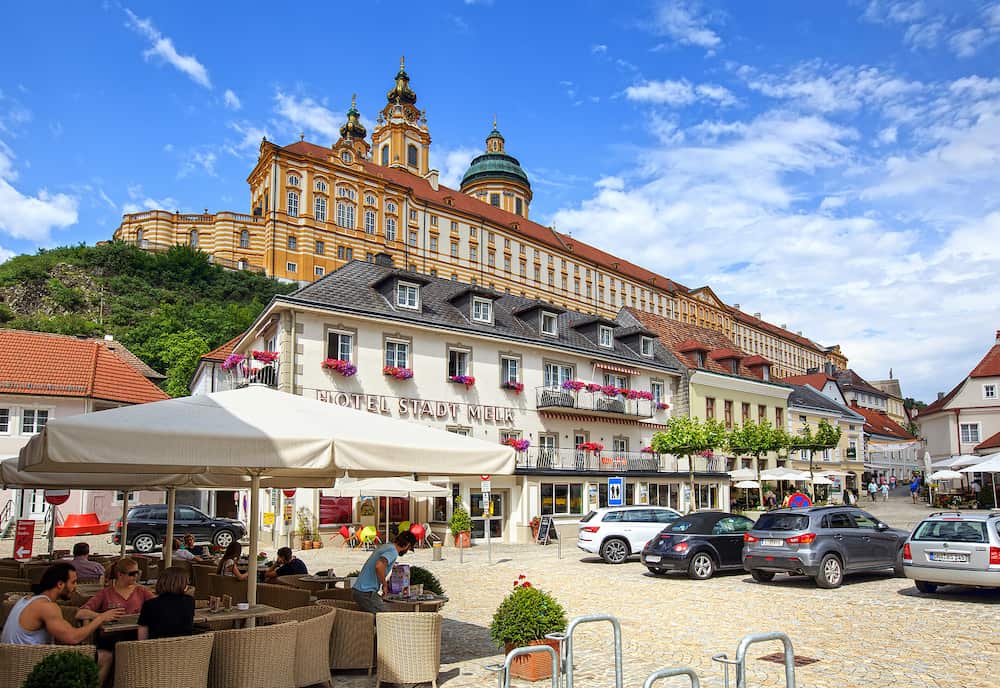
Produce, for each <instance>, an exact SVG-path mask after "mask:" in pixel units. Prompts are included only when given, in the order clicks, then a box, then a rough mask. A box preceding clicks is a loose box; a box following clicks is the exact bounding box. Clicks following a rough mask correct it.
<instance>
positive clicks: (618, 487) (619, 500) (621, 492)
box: [608, 476, 625, 506]
mask: <svg viewBox="0 0 1000 688" xmlns="http://www.w3.org/2000/svg"><path fill="white" fill-rule="evenodd" d="M608 506H625V478H622V477H620V476H618V477H614V478H608Z"/></svg>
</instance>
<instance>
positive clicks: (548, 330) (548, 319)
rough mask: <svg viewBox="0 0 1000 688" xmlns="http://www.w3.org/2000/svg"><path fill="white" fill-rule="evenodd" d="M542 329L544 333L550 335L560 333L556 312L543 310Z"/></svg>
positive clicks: (553, 335) (554, 335)
mask: <svg viewBox="0 0 1000 688" xmlns="http://www.w3.org/2000/svg"><path fill="white" fill-rule="evenodd" d="M541 318H542V319H541V331H542V334H544V335H548V336H550V337H556V336H558V335H559V329H558V318H557V317H556V314H555V313H546V312H543V313H542V316H541Z"/></svg>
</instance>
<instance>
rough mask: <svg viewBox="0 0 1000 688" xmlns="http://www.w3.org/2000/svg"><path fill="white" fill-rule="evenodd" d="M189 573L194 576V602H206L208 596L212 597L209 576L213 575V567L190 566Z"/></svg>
mask: <svg viewBox="0 0 1000 688" xmlns="http://www.w3.org/2000/svg"><path fill="white" fill-rule="evenodd" d="M191 571H192V575H193V576H194V598H195V599H196V600H207V599H208V597H209V595H214V594H215V593H214V592H212V582H211V579H210V576H212V575H213V574H214V573H215V567H214V566H199V565H198V564H194V565H193V566H191Z"/></svg>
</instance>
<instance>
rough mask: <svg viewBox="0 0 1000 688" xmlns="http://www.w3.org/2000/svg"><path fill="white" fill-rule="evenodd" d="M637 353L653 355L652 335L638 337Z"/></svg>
mask: <svg viewBox="0 0 1000 688" xmlns="http://www.w3.org/2000/svg"><path fill="white" fill-rule="evenodd" d="M639 353H641V354H642V355H643V356H649V357H650V358H652V357H653V338H652V337H640V338H639Z"/></svg>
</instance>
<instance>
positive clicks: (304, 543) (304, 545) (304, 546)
mask: <svg viewBox="0 0 1000 688" xmlns="http://www.w3.org/2000/svg"><path fill="white" fill-rule="evenodd" d="M312 548H313V543H312V540H303V541H302V549H312Z"/></svg>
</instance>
